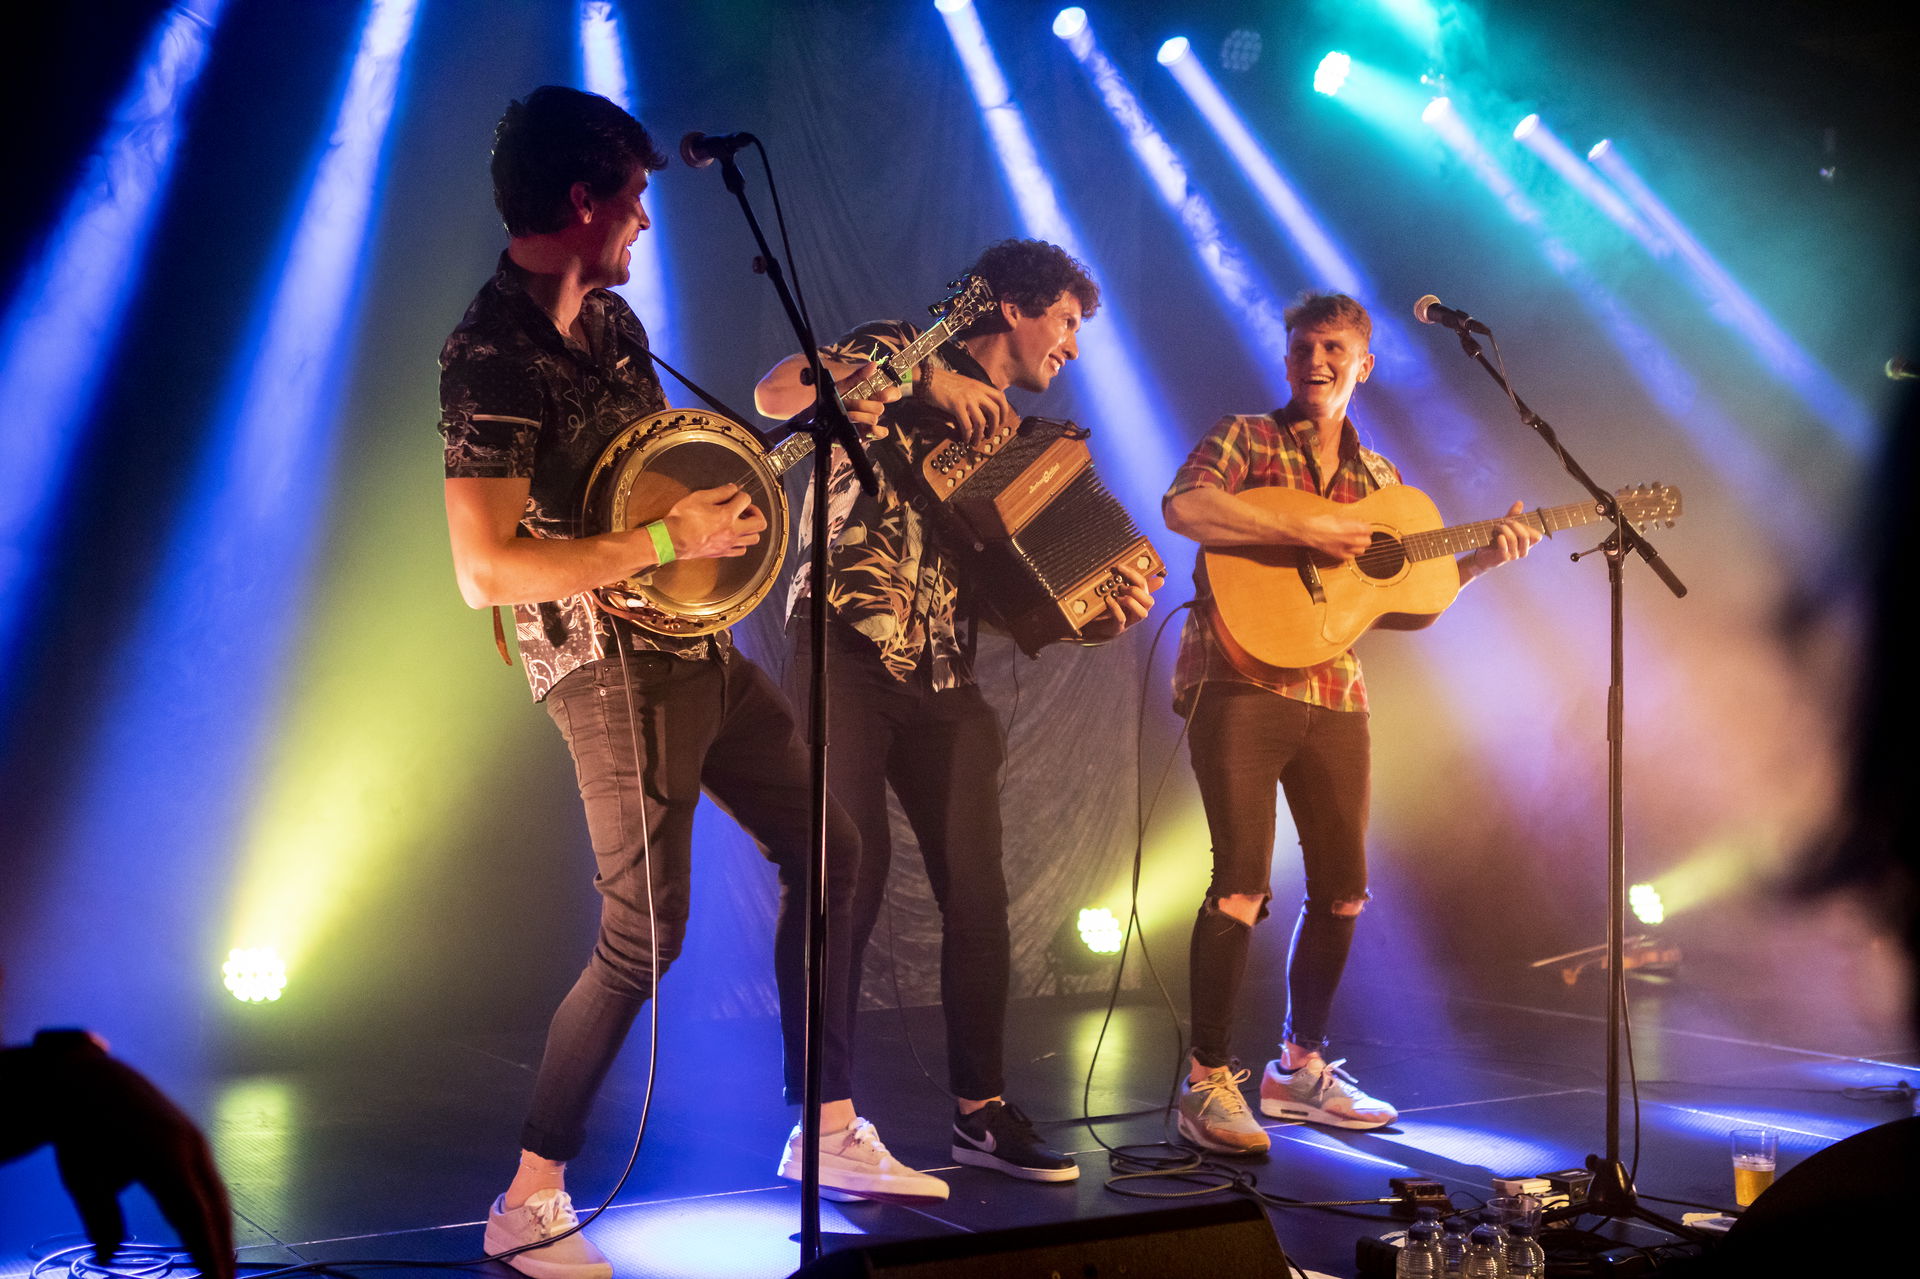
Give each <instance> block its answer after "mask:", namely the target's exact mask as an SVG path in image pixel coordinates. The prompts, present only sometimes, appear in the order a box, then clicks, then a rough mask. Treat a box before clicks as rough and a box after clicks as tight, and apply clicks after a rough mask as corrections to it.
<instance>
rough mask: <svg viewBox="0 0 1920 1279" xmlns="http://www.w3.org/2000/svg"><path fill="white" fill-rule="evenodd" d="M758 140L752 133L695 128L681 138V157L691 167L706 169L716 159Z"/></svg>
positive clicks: (731, 153)
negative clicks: (713, 131)
mask: <svg viewBox="0 0 1920 1279" xmlns="http://www.w3.org/2000/svg"><path fill="white" fill-rule="evenodd" d="M758 141H760V139H758V138H756V137H754V136H753V135H752V134H751V133H702V132H700V131H699V130H698V129H695V130H694V131H693V132H692V133H689V134H687V135H686V136H685V137H683V138H681V139H680V158H681V159H682V160H685V161H686V162H687V167H688V168H689V169H704V168H706V167H707V166H708V165H710V164H712V163H713V162H714V161H715V160H725V159H727V158H728V157H730V156H732V155H733V153H734V152H736V151H740V150H743V149H745V148H747V147H750V146H752V145H754V144H755V143H756V142H758Z"/></svg>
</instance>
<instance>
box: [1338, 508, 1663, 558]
mask: <svg viewBox="0 0 1920 1279" xmlns="http://www.w3.org/2000/svg"><path fill="white" fill-rule="evenodd" d="M1617 500H1618V501H1619V503H1620V506H1621V508H1622V510H1624V511H1625V513H1626V516H1627V522H1628V523H1630V524H1639V523H1642V522H1643V521H1645V520H1646V519H1648V518H1650V513H1647V512H1640V513H1636V508H1637V505H1638V504H1637V503H1635V501H1634V500H1633V498H1632V497H1631V496H1630V495H1626V494H1622V495H1620V496H1619V498H1618V499H1617ZM1512 518H1514V519H1516V520H1518V521H1520V522H1521V523H1522V524H1525V525H1528V526H1529V527H1531V528H1535V529H1538V530H1539V531H1540V532H1542V533H1545V534H1547V535H1549V536H1551V535H1552V534H1554V533H1558V532H1560V531H1561V530H1563V529H1570V528H1579V527H1580V526H1581V525H1583V524H1593V523H1596V522H1598V521H1599V520H1601V519H1603V518H1604V517H1603V516H1602V515H1601V514H1600V505H1599V503H1597V502H1592V501H1588V502H1572V503H1569V504H1568V505H1566V506H1554V507H1543V508H1541V509H1539V510H1534V511H1528V512H1526V513H1525V514H1524V515H1516V516H1513V517H1512ZM1503 522H1504V521H1503V520H1476V521H1475V522H1474V523H1472V524H1455V525H1453V526H1451V527H1449V528H1436V529H1428V530H1427V531H1426V532H1424V533H1408V534H1407V535H1405V536H1404V537H1403V538H1402V539H1401V542H1400V544H1401V546H1402V547H1404V548H1405V550H1406V556H1407V558H1408V559H1410V560H1430V559H1434V558H1436V557H1438V556H1441V555H1464V554H1466V553H1467V552H1468V551H1477V550H1479V549H1481V548H1482V547H1484V546H1490V545H1492V544H1493V538H1494V530H1495V529H1497V528H1499V527H1500V525H1501V524H1502V523H1503ZM1361 554H1362V555H1363V556H1364V555H1365V554H1367V552H1364V551H1363V552H1361Z"/></svg>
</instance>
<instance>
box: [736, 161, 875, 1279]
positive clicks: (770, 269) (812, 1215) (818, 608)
mask: <svg viewBox="0 0 1920 1279" xmlns="http://www.w3.org/2000/svg"><path fill="white" fill-rule="evenodd" d="M718 159H719V161H720V170H721V174H722V177H723V180H724V181H725V182H726V187H727V190H729V191H731V192H733V195H734V198H735V199H736V200H738V201H739V202H740V212H741V213H742V214H743V215H744V216H745V217H746V219H747V226H748V227H749V228H750V229H751V230H752V232H753V240H754V243H755V244H756V245H758V246H759V248H760V256H759V258H758V259H757V260H756V262H755V266H756V269H758V270H760V271H761V272H762V273H764V274H765V275H766V277H767V278H768V279H769V280H771V281H772V282H773V288H774V292H776V293H778V294H779V295H780V305H781V306H782V307H784V308H785V309H786V312H787V322H788V323H789V324H791V325H792V326H793V334H794V337H795V339H796V340H798V342H799V343H800V349H801V350H802V351H804V352H805V353H806V356H807V366H808V368H809V369H810V370H811V372H812V375H813V392H814V408H813V420H812V423H811V425H810V426H809V427H808V428H807V429H809V430H811V431H812V432H813V436H814V441H815V442H814V450H813V553H812V564H811V573H812V592H813V598H812V607H811V608H810V609H809V610H808V612H809V614H810V615H811V621H812V626H813V671H812V716H811V724H812V733H811V742H812V755H813V827H812V829H813V858H812V862H811V864H810V866H809V868H808V874H807V926H806V951H807V985H806V990H807V997H806V1021H807V1033H806V1038H805V1048H804V1049H803V1052H802V1056H803V1058H804V1059H805V1071H806V1082H805V1084H804V1085H803V1087H802V1090H801V1099H800V1264H801V1265H803V1266H804V1265H806V1264H807V1263H808V1262H810V1261H813V1260H815V1259H816V1258H818V1257H819V1256H820V1086H821V1084H820V1072H821V1067H822V1062H821V1056H820V1046H821V1040H822V1038H823V1037H824V1035H825V1031H826V992H825V985H826V954H827V940H828V939H827V898H826V883H827V610H826V605H825V601H826V598H827V484H828V480H829V477H830V476H831V474H832V470H833V449H832V446H833V445H835V444H838V445H839V446H840V447H841V448H843V449H845V450H846V451H847V460H848V461H849V462H850V463H852V464H853V472H854V474H855V475H856V476H857V477H858V478H859V480H860V487H861V488H863V489H865V490H866V491H867V492H868V493H869V494H871V493H874V492H876V491H877V490H878V488H879V482H878V481H877V480H876V479H875V478H874V474H873V466H872V464H871V463H869V462H868V461H867V455H866V451H865V450H864V449H863V448H862V447H861V443H860V437H859V435H858V434H857V433H856V432H855V431H854V429H853V423H852V421H850V420H849V419H848V417H847V411H846V408H845V407H844V406H843V405H842V404H841V403H840V392H839V391H838V390H837V389H836V388H835V387H834V384H833V378H832V377H830V376H829V375H828V374H827V371H826V368H825V366H823V365H822V364H821V362H820V347H819V343H818V342H816V341H815V340H814V336H813V326H812V325H811V324H809V323H808V322H807V318H806V316H805V314H804V313H803V312H802V311H801V310H800V307H799V305H798V304H797V303H796V302H795V301H794V297H793V292H792V290H790V289H789V288H788V287H787V278H786V276H785V275H784V274H783V273H782V272H781V269H780V259H779V258H777V257H775V256H774V253H773V249H772V248H771V247H770V246H769V245H768V244H767V237H766V235H765V233H764V232H762V231H761V229H760V220H759V219H758V218H756V217H755V216H754V214H753V205H752V204H751V203H749V202H748V200H747V193H746V180H745V179H744V178H742V177H741V176H740V168H739V166H738V165H736V164H735V163H734V162H733V153H732V152H731V151H727V152H724V153H723V154H721V155H720V156H719V157H718Z"/></svg>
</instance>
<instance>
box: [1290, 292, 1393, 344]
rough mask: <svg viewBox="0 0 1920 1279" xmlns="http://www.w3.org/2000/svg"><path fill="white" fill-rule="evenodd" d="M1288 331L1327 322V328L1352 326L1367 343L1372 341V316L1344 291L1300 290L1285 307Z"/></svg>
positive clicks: (1347, 327)
mask: <svg viewBox="0 0 1920 1279" xmlns="http://www.w3.org/2000/svg"><path fill="white" fill-rule="evenodd" d="M1283 318H1284V319H1285V320H1286V324H1287V332H1288V333H1289V334H1291V333H1292V332H1293V331H1294V330H1295V329H1311V328H1318V327H1319V326H1321V325H1326V326H1327V327H1329V328H1336V329H1353V330H1354V331H1355V332H1357V333H1359V334H1360V336H1361V337H1363V338H1365V339H1366V342H1367V345H1368V346H1372V345H1373V317H1372V316H1371V315H1368V314H1367V308H1366V307H1364V306H1361V305H1360V304H1359V303H1358V302H1356V301H1354V300H1353V299H1352V298H1350V297H1348V296H1347V295H1346V294H1344V293H1302V294H1301V295H1300V297H1299V299H1298V300H1297V301H1296V302H1294V304H1293V305H1292V306H1290V307H1288V308H1287V310H1286V315H1285V316H1284V317H1283Z"/></svg>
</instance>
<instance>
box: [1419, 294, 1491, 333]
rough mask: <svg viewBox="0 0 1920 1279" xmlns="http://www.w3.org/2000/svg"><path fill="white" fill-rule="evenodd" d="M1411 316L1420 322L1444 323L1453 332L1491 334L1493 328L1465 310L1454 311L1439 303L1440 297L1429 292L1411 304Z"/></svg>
mask: <svg viewBox="0 0 1920 1279" xmlns="http://www.w3.org/2000/svg"><path fill="white" fill-rule="evenodd" d="M1413 318H1414V319H1416V320H1418V321H1420V323H1422V324H1444V325H1446V326H1447V327H1448V328H1450V329H1452V330H1453V331H1454V332H1455V333H1484V334H1486V335H1487V336H1488V337H1492V336H1493V330H1492V329H1490V328H1488V327H1487V326H1486V325H1484V324H1482V323H1480V321H1478V320H1476V319H1474V318H1473V317H1472V316H1471V315H1468V314H1467V313H1466V312H1465V311H1456V310H1454V309H1453V308H1452V307H1450V306H1442V305H1440V299H1439V298H1437V297H1435V296H1433V294H1431V293H1429V294H1427V295H1426V296H1425V297H1423V298H1421V299H1420V300H1419V301H1418V302H1415V303H1414V304H1413Z"/></svg>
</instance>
